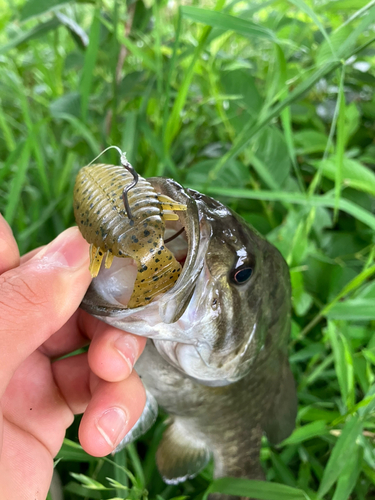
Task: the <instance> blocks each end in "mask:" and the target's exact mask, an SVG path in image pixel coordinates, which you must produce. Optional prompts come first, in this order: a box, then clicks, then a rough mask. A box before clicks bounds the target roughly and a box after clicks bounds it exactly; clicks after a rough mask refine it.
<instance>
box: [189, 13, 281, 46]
mask: <svg viewBox="0 0 375 500" xmlns="http://www.w3.org/2000/svg"><path fill="white" fill-rule="evenodd" d="M181 12H182V14H183V16H184V17H188V18H190V19H192V20H193V21H197V22H199V23H203V24H206V25H208V26H212V27H213V28H219V29H221V30H225V31H227V30H232V31H235V32H237V33H239V34H240V35H243V36H245V37H247V38H266V39H267V40H271V41H273V42H276V41H277V37H276V35H275V34H274V32H273V31H271V30H270V29H267V28H264V27H263V26H260V25H259V24H256V23H254V22H252V21H247V20H246V19H241V18H240V17H235V16H231V15H230V14H224V13H223V12H215V11H212V10H207V9H200V8H198V7H191V6H187V5H186V6H183V7H181Z"/></svg>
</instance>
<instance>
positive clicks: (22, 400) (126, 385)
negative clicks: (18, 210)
mask: <svg viewBox="0 0 375 500" xmlns="http://www.w3.org/2000/svg"><path fill="white" fill-rule="evenodd" d="M88 248H89V247H88V244H87V243H86V242H85V241H84V239H83V238H82V236H81V235H80V233H79V231H78V229H77V228H71V229H68V230H67V231H64V233H62V234H61V235H60V236H58V238H56V239H55V240H54V241H52V242H51V243H50V244H49V245H47V246H46V247H44V248H42V249H41V250H39V251H34V252H31V253H30V254H28V255H27V256H25V257H24V258H22V259H21V261H20V257H19V253H18V248H17V244H16V242H15V240H14V238H13V235H12V232H11V230H10V228H9V226H8V224H7V223H6V222H5V220H4V219H3V218H2V217H1V215H0V366H1V371H0V492H1V500H14V499H17V500H36V499H38V500H41V499H45V498H46V496H47V492H48V488H49V485H50V482H51V477H52V471H53V457H54V456H55V455H56V454H57V452H58V451H59V449H60V447H61V445H62V442H63V439H64V436H65V430H66V429H67V428H68V427H69V425H70V424H71V423H72V422H73V415H74V414H78V413H82V412H84V415H83V417H82V421H81V424H80V429H79V439H80V442H81V444H82V446H83V448H84V449H85V450H86V451H87V452H88V453H90V454H91V455H94V456H103V455H107V454H108V453H110V452H111V451H112V450H113V449H114V448H115V447H116V446H117V444H118V443H119V442H120V441H121V439H122V438H123V437H124V436H125V435H126V433H127V432H128V431H129V430H130V429H131V428H132V427H133V425H134V424H135V423H136V421H137V420H138V418H139V417H140V415H141V413H142V410H143V407H144V404H145V399H146V398H145V392H144V388H143V386H142V383H141V381H140V379H139V377H138V375H137V374H136V373H135V371H132V367H133V365H134V362H135V361H136V359H137V358H138V357H139V355H140V354H141V352H142V349H143V347H144V345H145V339H143V338H141V337H136V336H133V335H130V334H128V333H125V332H121V331H120V330H117V329H116V328H113V327H110V326H108V325H105V324H104V323H102V322H101V321H99V320H97V319H95V318H93V317H91V316H89V315H88V314H87V313H85V312H84V311H82V310H80V309H78V306H79V304H80V302H81V300H82V298H83V296H84V294H85V291H86V289H87V287H88V286H89V283H90V280H91V277H90V273H89V271H88V264H89V262H88V256H89V252H88ZM88 339H91V345H90V348H89V351H88V353H85V354H80V355H77V356H71V357H67V358H64V359H60V360H58V361H55V362H53V363H52V362H51V361H52V360H53V359H54V358H57V357H60V356H63V355H65V354H67V353H70V352H72V351H74V350H76V349H78V348H80V347H82V346H83V345H85V344H87V343H88Z"/></svg>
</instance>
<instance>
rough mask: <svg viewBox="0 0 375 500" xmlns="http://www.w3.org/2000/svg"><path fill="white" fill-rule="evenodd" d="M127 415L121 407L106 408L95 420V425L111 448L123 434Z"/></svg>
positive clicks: (114, 446)
mask: <svg viewBox="0 0 375 500" xmlns="http://www.w3.org/2000/svg"><path fill="white" fill-rule="evenodd" d="M128 420H129V419H128V415H127V414H126V413H125V411H124V410H122V409H121V408H110V409H109V410H106V411H105V412H104V413H103V414H102V416H101V417H99V419H98V420H97V421H96V427H97V429H98V431H99V432H100V434H101V435H102V436H103V438H104V439H105V440H106V442H107V443H108V444H109V445H110V446H111V448H112V449H114V448H116V446H117V445H118V444H119V442H120V440H121V437H122V436H123V434H124V431H125V427H126V424H127V423H128Z"/></svg>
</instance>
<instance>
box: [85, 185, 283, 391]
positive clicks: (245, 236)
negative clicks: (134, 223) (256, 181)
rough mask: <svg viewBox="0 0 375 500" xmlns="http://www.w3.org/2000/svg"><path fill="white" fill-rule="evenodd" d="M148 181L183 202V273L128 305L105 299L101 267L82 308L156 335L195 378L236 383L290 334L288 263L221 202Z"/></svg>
mask: <svg viewBox="0 0 375 500" xmlns="http://www.w3.org/2000/svg"><path fill="white" fill-rule="evenodd" d="M148 180H149V182H151V184H152V185H153V187H154V188H155V190H156V191H157V192H159V193H162V194H164V195H167V196H169V197H170V198H172V199H174V200H176V201H178V202H180V203H184V204H185V205H186V206H187V210H186V212H184V213H181V214H179V215H180V221H179V224H180V225H182V226H183V228H184V235H183V236H184V238H185V240H186V243H187V244H186V250H185V255H183V259H182V260H183V267H182V272H181V275H180V277H179V278H178V280H177V281H176V283H175V285H174V286H173V287H172V288H171V289H170V290H168V291H167V292H166V293H164V294H161V295H159V296H158V297H156V298H155V299H154V300H153V301H152V303H150V304H147V305H146V306H143V307H139V308H135V309H132V310H129V309H126V308H125V307H121V306H120V305H118V304H114V303H113V302H111V301H108V300H107V298H108V294H106V287H107V283H108V281H109V278H110V270H103V272H102V271H100V273H99V276H98V278H99V280H98V278H95V279H94V280H93V283H92V285H91V287H90V289H89V290H88V292H87V294H86V296H85V298H84V300H83V303H82V307H83V308H84V309H86V310H87V311H88V312H90V313H91V314H93V315H95V316H97V317H99V318H100V319H102V320H103V321H105V322H107V323H109V324H111V325H113V326H116V327H118V328H120V329H123V330H125V331H128V332H131V333H134V334H137V335H142V336H146V337H148V338H151V339H153V341H154V344H155V346H156V348H157V350H158V351H159V353H160V354H161V355H162V356H163V357H164V358H165V359H166V360H167V361H168V362H169V363H170V364H171V365H173V366H174V367H175V368H177V369H178V370H180V371H183V372H184V373H185V374H186V375H188V376H189V377H191V378H193V379H195V380H197V381H199V382H200V383H203V384H206V385H211V386H221V385H226V384H230V383H233V382H236V381H237V380H239V379H241V378H243V377H244V376H246V375H247V374H248V373H249V371H251V367H252V366H253V364H254V361H255V360H256V359H257V358H258V356H259V355H260V353H262V352H263V351H265V350H267V349H270V348H272V346H273V345H274V344H275V342H279V343H281V342H280V338H281V337H284V338H286V337H287V336H288V334H289V320H290V284H289V274H288V267H287V265H286V263H285V261H284V259H283V258H282V256H281V254H280V253H279V252H278V250H277V249H276V248H275V247H273V246H272V245H271V244H270V243H268V242H267V241H266V240H265V239H264V238H263V237H262V236H261V235H260V234H258V233H257V232H256V231H255V230H254V229H253V228H251V227H250V226H249V225H247V223H246V222H245V221H244V220H243V219H242V218H241V217H239V216H238V215H237V214H235V213H234V212H233V211H231V210H230V209H229V208H227V207H226V206H225V205H223V204H222V203H220V202H218V201H216V200H214V199H213V198H210V197H209V196H206V195H203V194H201V193H199V192H197V191H194V190H191V189H184V188H183V187H182V186H181V185H179V184H178V183H177V182H175V181H173V180H171V179H164V178H151V179H148ZM167 227H168V226H167ZM175 229H177V227H176V228H175ZM170 248H171V250H172V252H173V251H174V249H173V242H171V245H170ZM180 257H181V256H180ZM115 269H116V267H115ZM118 274H121V269H120V270H119V271H118ZM100 280H101V281H100ZM285 344H286V342H285Z"/></svg>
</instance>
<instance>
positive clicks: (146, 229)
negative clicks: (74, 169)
mask: <svg viewBox="0 0 375 500" xmlns="http://www.w3.org/2000/svg"><path fill="white" fill-rule="evenodd" d="M132 180H133V177H132V175H131V174H130V173H129V172H128V171H127V170H126V169H125V168H124V167H122V166H115V165H106V164H97V165H91V166H88V167H84V168H82V169H81V170H80V171H79V173H78V175H77V178H76V183H75V186H74V215H75V218H76V221H77V224H78V227H79V229H80V231H81V233H82V235H83V237H84V238H85V239H86V241H88V242H89V243H90V244H91V245H92V246H91V249H90V252H91V255H90V258H91V260H90V271H91V274H92V276H93V277H95V276H97V274H98V272H99V269H100V266H101V263H102V259H103V258H105V266H106V267H110V266H111V263H112V260H113V257H114V256H115V257H131V258H132V259H134V260H135V261H136V262H137V266H138V274H137V278H136V281H135V286H134V291H133V294H132V296H131V298H130V302H129V303H128V307H129V308H134V307H140V306H142V305H145V304H147V303H149V302H150V300H151V299H152V298H153V297H155V296H156V295H158V294H160V293H164V292H166V291H167V290H169V288H171V287H172V286H173V285H174V283H175V282H176V280H177V278H178V276H179V275H180V272H181V265H180V264H179V262H177V260H176V259H175V258H174V256H173V254H172V253H171V252H170V251H169V250H168V248H166V246H165V244H164V240H163V237H164V230H165V220H178V216H177V215H176V214H175V213H174V212H172V210H186V206H185V205H182V204H180V203H177V202H175V201H174V200H172V199H170V198H168V197H166V196H164V195H158V194H157V193H156V192H155V190H154V188H153V187H152V186H151V184H150V183H149V182H147V181H146V180H145V179H143V178H142V177H139V180H138V183H137V185H136V186H135V187H134V188H133V189H131V190H130V191H129V192H128V200H129V205H130V208H131V214H132V219H129V217H128V215H127V213H126V210H125V208H124V203H123V199H122V192H123V189H124V187H125V186H126V185H128V184H129V183H130V182H131V181H132Z"/></svg>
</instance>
